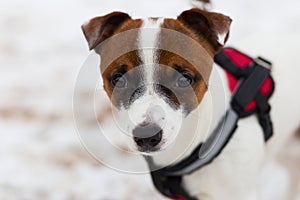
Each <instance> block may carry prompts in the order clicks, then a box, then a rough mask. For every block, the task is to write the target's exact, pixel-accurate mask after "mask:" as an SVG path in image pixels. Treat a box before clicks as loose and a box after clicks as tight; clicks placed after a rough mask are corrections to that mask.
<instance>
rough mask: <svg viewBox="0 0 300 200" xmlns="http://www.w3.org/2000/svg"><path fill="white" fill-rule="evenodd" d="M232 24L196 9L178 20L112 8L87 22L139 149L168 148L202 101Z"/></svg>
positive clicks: (118, 107) (114, 96) (89, 38)
mask: <svg viewBox="0 0 300 200" xmlns="http://www.w3.org/2000/svg"><path fill="white" fill-rule="evenodd" d="M230 23H231V20H230V18H229V17H227V16H224V15H222V14H218V13H212V12H207V11H203V10H199V9H191V10H187V11H184V12H183V13H181V14H180V15H179V16H178V17H177V18H176V19H171V18H165V19H162V18H149V19H132V18H131V17H130V16H129V15H128V14H126V13H122V12H113V13H110V14H108V15H106V16H102V17H96V18H93V19H91V20H90V21H89V22H87V23H86V24H84V25H83V26H82V29H83V32H84V35H85V37H86V39H87V41H88V44H89V48H90V49H91V50H92V49H94V50H95V51H96V52H97V53H98V54H100V56H101V64H100V68H101V72H102V78H103V84H104V89H105V91H106V93H107V95H108V97H109V98H110V100H111V102H112V104H113V105H114V107H115V108H116V110H117V111H118V113H119V114H120V116H122V117H123V118H122V119H123V121H122V124H123V125H124V127H125V129H126V132H127V133H128V134H129V135H130V136H131V137H129V138H130V141H131V143H132V144H133V146H134V147H135V148H136V149H137V150H138V151H141V152H147V153H151V152H155V151H158V150H161V149H164V148H165V147H167V146H168V145H169V144H170V143H171V141H172V140H171V138H174V137H175V136H176V134H177V133H178V132H179V130H180V129H181V123H182V121H184V120H185V119H186V118H187V117H188V116H189V114H190V113H191V112H192V111H193V110H195V109H196V108H197V107H198V106H199V105H200V104H201V102H202V99H203V97H204V95H205V93H206V91H207V87H208V86H207V83H208V80H209V76H210V73H211V70H212V65H213V57H214V55H215V54H216V53H217V52H218V51H219V50H220V48H221V47H222V43H223V42H225V41H226V40H227V37H228V33H229V26H230ZM222 36H225V38H223V37H222ZM112 38H115V39H112ZM186 38H189V40H188V39H186ZM195 44H196V45H195ZM199 46H200V47H201V48H199ZM147 47H148V48H147ZM149 47H151V48H149ZM187 57H188V58H187Z"/></svg>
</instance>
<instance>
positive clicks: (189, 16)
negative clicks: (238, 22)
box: [177, 8, 232, 50]
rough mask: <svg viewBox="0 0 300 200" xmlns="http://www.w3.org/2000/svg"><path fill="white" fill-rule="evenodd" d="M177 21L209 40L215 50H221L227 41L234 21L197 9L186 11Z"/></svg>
mask: <svg viewBox="0 0 300 200" xmlns="http://www.w3.org/2000/svg"><path fill="white" fill-rule="evenodd" d="M177 19H178V20H179V21H181V22H182V23H183V24H184V25H186V26H187V27H188V28H190V29H192V30H193V32H195V33H196V34H197V35H199V36H200V37H202V38H205V39H207V40H208V41H209V42H210V43H211V44H212V45H213V47H214V48H215V50H218V49H220V47H222V45H223V44H224V43H225V42H226V41H227V39H228V36H229V28H230V24H231V21H232V20H231V19H230V18H229V17H228V16H225V15H222V14H219V13H214V12H207V11H204V10H200V9H196V8H193V9H191V10H187V11H184V12H183V13H181V14H180V15H179V16H178V18H177ZM222 36H224V37H222Z"/></svg>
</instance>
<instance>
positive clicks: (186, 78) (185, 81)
mask: <svg viewBox="0 0 300 200" xmlns="http://www.w3.org/2000/svg"><path fill="white" fill-rule="evenodd" d="M193 83H194V80H193V77H192V76H191V75H190V74H188V73H183V74H182V76H180V77H179V78H178V79H177V81H176V87H181V88H185V87H189V86H191V85H192V84H193Z"/></svg>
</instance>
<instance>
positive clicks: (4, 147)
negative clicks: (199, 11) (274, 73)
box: [0, 0, 300, 200]
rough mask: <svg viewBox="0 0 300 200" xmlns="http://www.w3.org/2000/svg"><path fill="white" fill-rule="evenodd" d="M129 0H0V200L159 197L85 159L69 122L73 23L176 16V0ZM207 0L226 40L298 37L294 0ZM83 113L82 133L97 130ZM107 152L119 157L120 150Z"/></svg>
mask: <svg viewBox="0 0 300 200" xmlns="http://www.w3.org/2000/svg"><path fill="white" fill-rule="evenodd" d="M128 1H134V0H128ZM177 1H178V2H179V1H187V0H177ZM135 2H136V3H135V4H134V5H135V7H130V6H129V4H128V3H127V1H126V0H125V1H120V2H118V1H117V0H113V1H110V0H76V1H71V0H52V1H36V0H27V1H22V0H10V1H8V0H1V1H0V30H1V33H0V80H1V81H0V83H1V84H0V94H1V98H0V137H1V140H0V163H1V164H0V200H14V199H24V200H25V199H26V200H27V199H28V200H35V199H45V200H48V199H51V200H52V199H70V200H71V199H74V200H75V199H76V200H83V199H91V200H96V199H97V200H134V199H137V200H138V199H145V200H147V199H162V197H161V196H160V195H158V194H157V193H156V192H155V191H154V189H153V186H152V184H151V181H150V178H149V176H148V175H133V174H126V173H120V172H117V171H114V170H111V169H109V168H107V167H105V166H104V165H102V164H100V163H99V162H97V161H96V160H95V159H94V158H93V157H91V156H90V155H89V154H88V153H87V152H86V151H85V150H84V149H83V147H82V145H81V143H80V140H79V138H78V136H77V134H76V131H75V127H74V121H73V112H72V94H73V86H74V83H75V79H76V76H77V73H78V70H79V68H80V65H81V64H82V63H83V62H84V60H85V58H86V57H87V55H88V50H87V45H86V42H85V40H84V37H83V35H82V33H81V30H80V26H81V24H82V23H83V22H85V21H86V20H87V19H89V18H91V17H93V16H96V15H102V14H103V13H107V12H109V11H112V10H120V9H121V10H130V11H131V13H132V14H133V15H135V16H140V15H142V14H143V13H149V16H150V15H151V16H153V15H156V16H167V15H175V14H179V11H178V9H177V8H178V5H179V4H178V5H177V4H176V3H170V2H175V1H170V0H166V1H164V2H162V1H161V0H153V1H146V0H144V1H142V0H139V1H137V0H135ZM213 2H214V6H215V8H216V10H219V11H222V12H223V13H226V14H228V15H230V16H231V17H232V18H233V20H234V21H233V27H232V32H231V33H232V34H231V36H232V37H231V40H230V43H232V44H234V43H236V42H238V41H241V40H243V39H245V38H247V37H250V36H251V35H252V34H254V33H257V32H258V33H264V34H268V33H269V34H274V33H299V34H300V14H299V8H300V2H299V1H297V0H289V1H284V2H283V1H279V0H273V1H271V0H269V1H268V0H266V1H258V0H252V1H247V2H244V1H237V0H235V1H234V0H227V1H221V0H215V1H213ZM168 3H170V4H168ZM160 5H164V6H160ZM145 9H146V11H145ZM177 11H178V12H177ZM287 39H288V38H287ZM296 63H298V61H297V62H296ZM81 92H82V95H81V99H80V101H82V105H83V107H82V109H84V108H85V107H84V105H85V103H86V99H85V98H86V94H85V91H81ZM103 98H104V97H103ZM101 113H102V114H101ZM105 113H106V108H103V110H102V111H101V112H100V114H99V115H100V119H101V120H102V121H103V123H104V124H105V126H107V127H108V126H109V124H110V119H106V118H105V117H104V116H105ZM84 117H85V121H84V128H85V129H86V130H87V132H89V131H91V132H92V131H93V130H95V129H97V124H95V123H94V122H93V120H90V119H89V116H84ZM108 128H109V127H108ZM99 145H100V146H101V144H99ZM290 150H291V151H292V152H293V151H294V150H293V149H290ZM112 157H113V158H116V159H117V160H121V161H125V162H126V159H124V158H123V157H122V155H117V154H116V155H114V154H113V155H112ZM298 164H299V163H298ZM291 165H293V164H291ZM298 166H299V165H298ZM294 168H296V170H294V171H295V172H296V173H298V172H299V170H297V167H294ZM271 169H272V170H273V171H274V173H277V172H278V173H280V169H279V170H278V169H274V168H272V167H271ZM283 179H284V178H283ZM278 180H280V179H278ZM296 182H297V180H296ZM298 182H299V180H298ZM277 189H278V188H276V186H274V187H271V188H270V189H269V190H272V191H275V190H277ZM298 199H299V197H298Z"/></svg>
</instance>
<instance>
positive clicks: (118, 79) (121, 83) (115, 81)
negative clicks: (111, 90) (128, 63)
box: [111, 73, 127, 88]
mask: <svg viewBox="0 0 300 200" xmlns="http://www.w3.org/2000/svg"><path fill="white" fill-rule="evenodd" d="M111 84H112V85H113V86H114V87H117V88H124V87H126V86H127V80H126V78H125V77H124V76H123V74H121V73H117V74H115V75H114V76H113V77H112V79H111Z"/></svg>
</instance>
